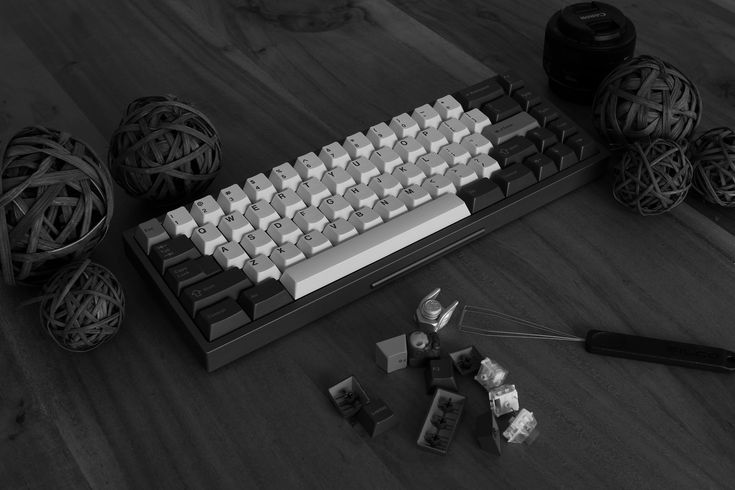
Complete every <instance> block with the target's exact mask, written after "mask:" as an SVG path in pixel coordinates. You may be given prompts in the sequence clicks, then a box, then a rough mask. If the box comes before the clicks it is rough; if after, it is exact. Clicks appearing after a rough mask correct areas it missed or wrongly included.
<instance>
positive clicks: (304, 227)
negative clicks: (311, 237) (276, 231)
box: [293, 206, 329, 233]
mask: <svg viewBox="0 0 735 490" xmlns="http://www.w3.org/2000/svg"><path fill="white" fill-rule="evenodd" d="M293 222H294V223H295V224H296V226H298V227H299V229H300V230H301V231H302V232H304V233H309V232H310V231H322V229H323V228H324V227H325V226H326V225H327V223H329V220H328V219H327V217H326V216H324V214H323V213H322V212H321V211H319V210H318V209H317V208H315V207H314V206H309V207H308V208H306V209H302V210H300V211H297V212H296V214H295V215H294V217H293Z"/></svg>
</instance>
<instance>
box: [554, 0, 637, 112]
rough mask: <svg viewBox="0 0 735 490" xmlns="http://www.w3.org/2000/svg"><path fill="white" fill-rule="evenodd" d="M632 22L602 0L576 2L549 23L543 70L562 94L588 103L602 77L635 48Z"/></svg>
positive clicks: (559, 12)
mask: <svg viewBox="0 0 735 490" xmlns="http://www.w3.org/2000/svg"><path fill="white" fill-rule="evenodd" d="M635 39H636V32H635V26H633V23H632V22H631V21H630V20H629V19H628V18H627V17H626V16H625V15H623V13H622V12H621V11H620V10H618V9H617V8H615V7H613V6H611V5H608V4H606V3H602V2H585V3H576V4H574V5H570V6H568V7H565V8H563V9H562V10H560V11H558V12H556V13H555V14H554V15H553V16H552V17H551V19H549V22H548V23H547V24H546V36H545V40H544V60H543V63H544V71H546V74H547V75H548V77H549V86H550V87H551V89H552V90H553V91H554V92H555V93H557V94H558V95H559V96H561V97H564V98H565V99H569V100H573V101H576V102H582V103H589V102H591V101H592V98H593V97H594V94H595V90H597V86H598V85H599V84H600V82H601V81H602V79H603V78H605V76H606V75H607V74H608V73H610V72H611V71H612V69H613V68H615V67H616V66H618V65H619V64H620V63H622V62H623V61H625V60H627V59H629V58H631V57H632V56H633V52H634V51H635Z"/></svg>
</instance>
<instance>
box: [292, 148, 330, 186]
mask: <svg viewBox="0 0 735 490" xmlns="http://www.w3.org/2000/svg"><path fill="white" fill-rule="evenodd" d="M293 168H294V170H296V172H297V173H298V174H299V176H301V180H307V179H311V178H316V179H321V178H322V175H324V172H326V171H327V165H326V164H325V163H324V162H323V161H322V160H321V159H320V158H319V157H318V156H316V153H314V152H313V151H312V152H309V153H307V154H306V155H301V156H300V157H298V158H297V159H296V162H295V163H294V164H293Z"/></svg>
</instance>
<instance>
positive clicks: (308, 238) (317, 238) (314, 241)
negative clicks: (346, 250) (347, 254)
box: [296, 231, 332, 258]
mask: <svg viewBox="0 0 735 490" xmlns="http://www.w3.org/2000/svg"><path fill="white" fill-rule="evenodd" d="M296 246H297V247H299V250H301V251H302V252H304V255H306V257H307V258H309V257H312V256H314V255H316V254H318V253H319V252H321V251H322V250H326V249H328V248H329V247H331V246H332V242H330V241H329V240H328V239H327V237H325V236H324V235H323V234H322V233H321V232H319V231H312V232H309V233H307V234H305V235H302V236H301V238H299V241H297V242H296Z"/></svg>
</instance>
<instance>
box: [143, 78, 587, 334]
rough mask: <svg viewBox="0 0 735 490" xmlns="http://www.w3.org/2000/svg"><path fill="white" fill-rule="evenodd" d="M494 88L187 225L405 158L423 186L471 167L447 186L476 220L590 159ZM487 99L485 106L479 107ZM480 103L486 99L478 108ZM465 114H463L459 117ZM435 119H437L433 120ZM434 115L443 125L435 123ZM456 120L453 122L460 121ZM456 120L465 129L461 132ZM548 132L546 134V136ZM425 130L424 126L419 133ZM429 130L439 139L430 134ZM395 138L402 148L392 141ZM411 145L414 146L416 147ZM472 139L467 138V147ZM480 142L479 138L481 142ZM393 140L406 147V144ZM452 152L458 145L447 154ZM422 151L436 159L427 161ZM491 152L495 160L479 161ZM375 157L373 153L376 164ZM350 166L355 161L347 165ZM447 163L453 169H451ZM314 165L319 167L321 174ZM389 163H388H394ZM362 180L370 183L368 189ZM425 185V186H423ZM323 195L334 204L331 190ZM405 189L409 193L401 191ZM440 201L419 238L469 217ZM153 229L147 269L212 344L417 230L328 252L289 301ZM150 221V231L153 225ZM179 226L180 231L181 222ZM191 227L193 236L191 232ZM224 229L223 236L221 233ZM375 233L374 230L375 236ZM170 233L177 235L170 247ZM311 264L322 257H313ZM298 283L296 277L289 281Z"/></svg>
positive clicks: (489, 85) (369, 136) (426, 110)
mask: <svg viewBox="0 0 735 490" xmlns="http://www.w3.org/2000/svg"><path fill="white" fill-rule="evenodd" d="M499 80H500V82H499V81H494V80H491V81H486V82H483V84H478V86H475V87H474V88H473V87H471V88H470V89H467V90H466V91H462V92H459V93H457V94H455V97H456V99H455V98H453V97H451V96H447V97H444V98H442V99H439V100H438V101H437V103H436V104H435V105H434V106H433V107H432V106H428V105H426V106H422V107H421V108H417V110H416V111H414V114H413V115H412V116H408V115H407V114H405V113H404V114H402V115H400V116H396V117H395V118H393V119H392V120H391V123H390V125H387V124H385V123H381V124H380V125H376V126H373V127H371V128H370V129H369V130H368V131H366V134H365V135H363V134H362V133H357V134H356V135H352V136H351V137H348V138H347V139H346V140H345V142H344V144H343V145H338V144H336V143H333V144H331V145H327V146H325V147H323V148H322V151H321V152H320V154H319V155H318V156H317V155H315V154H314V153H311V154H307V155H304V156H302V157H300V158H299V159H297V161H296V162H295V163H294V165H293V166H291V165H289V164H283V165H281V166H279V167H276V168H274V169H273V171H272V172H271V177H270V178H269V179H267V178H265V176H264V175H263V174H259V176H256V177H254V178H251V179H248V181H247V182H246V183H245V185H244V186H243V187H242V188H239V186H230V187H229V188H226V189H223V190H222V192H221V193H220V195H219V197H218V199H217V201H216V202H215V201H214V199H213V198H211V196H209V197H208V199H207V200H206V202H202V204H203V205H201V206H197V203H195V204H194V206H192V209H191V215H195V216H196V217H197V218H198V219H194V216H192V220H193V221H194V223H195V225H194V226H198V225H200V224H202V223H203V224H207V223H209V224H212V225H213V221H214V220H216V219H218V220H219V221H220V223H222V218H223V217H224V216H223V215H224V213H225V212H226V211H229V212H232V211H235V210H237V209H236V208H237V207H240V208H242V209H243V210H245V211H247V209H246V207H247V205H248V204H249V203H250V202H251V201H254V202H256V203H257V202H258V201H263V198H265V197H268V194H272V196H273V197H275V196H276V195H277V194H278V193H283V191H285V190H291V191H294V190H296V191H298V189H299V186H303V183H304V181H305V180H306V181H308V180H309V179H315V178H316V177H317V176H319V177H322V176H323V175H324V174H327V173H328V172H332V175H330V177H335V175H334V174H335V170H336V174H337V175H336V177H340V176H343V174H342V173H341V172H340V171H339V170H345V171H347V169H348V165H349V164H350V163H351V162H353V163H354V160H355V159H360V158H362V159H363V160H361V161H360V162H359V163H362V164H363V165H364V166H365V167H369V166H370V165H366V163H371V164H372V166H373V167H374V168H376V169H377V170H378V171H380V170H393V171H395V169H396V168H399V167H401V166H403V167H405V166H406V163H403V162H404V159H412V160H413V162H409V163H411V164H414V165H416V166H418V167H419V168H420V170H421V174H423V175H422V177H423V178H425V179H426V180H429V179H431V178H432V177H434V176H446V173H447V170H449V169H452V168H457V167H459V168H467V167H470V165H471V167H470V168H472V170H473V171H472V172H470V173H467V174H466V175H469V176H470V177H469V178H470V179H471V180H466V181H464V182H461V181H456V183H457V185H456V186H455V185H454V184H455V181H453V179H460V178H462V176H456V175H453V174H452V173H450V176H449V177H448V178H449V179H450V183H451V184H452V185H453V186H454V187H455V189H454V191H456V188H460V187H463V186H464V188H463V189H462V190H461V191H460V194H459V195H460V197H461V198H462V199H464V201H465V203H467V205H468V206H469V207H470V209H472V211H473V212H474V211H476V210H478V209H479V208H480V207H485V206H487V205H489V204H490V203H492V202H495V201H497V200H499V199H502V198H503V197H505V196H508V195H511V194H513V193H515V192H518V191H519V190H521V189H523V188H526V187H528V186H530V185H533V184H534V183H536V182H538V181H539V180H542V179H544V178H546V177H547V176H549V175H551V174H552V173H555V172H558V171H559V170H563V169H564V168H566V167H568V166H570V165H573V164H574V163H576V162H577V161H578V160H580V159H584V158H587V157H588V156H589V155H591V154H593V153H594V152H595V151H596V148H595V146H594V143H593V142H592V141H591V140H590V139H589V138H588V137H586V136H584V135H581V134H577V129H576V127H575V126H574V125H573V124H572V123H571V122H569V121H568V120H565V119H562V118H559V117H558V114H556V113H555V110H554V109H553V108H551V107H550V106H547V105H545V104H542V103H540V102H539V101H540V99H538V98H536V97H534V96H533V94H530V93H529V92H528V91H524V90H522V88H521V89H518V90H515V92H513V93H512V97H508V93H507V92H506V91H504V90H503V89H502V88H501V89H500V90H501V93H500V95H498V91H497V88H496V87H495V85H498V86H499V85H500V84H502V80H503V79H502V78H501V79H499ZM511 83H514V82H513V81H512V82H511ZM478 94H479V95H478ZM485 98H487V100H484V99H485ZM456 100H460V101H462V102H463V104H462V106H463V107H462V108H461V111H457V108H456V106H457V104H456ZM481 100H484V102H482V103H480V102H479V101H481ZM475 104H479V105H478V106H477V107H482V111H479V110H477V107H473V105H475ZM437 109H438V110H437ZM432 110H433V112H432ZM465 110H466V111H467V112H464V111H465ZM526 110H527V111H528V112H526ZM440 111H441V112H442V114H439V112H440ZM451 111H455V112H451ZM532 114H533V115H532ZM437 115H438V117H439V119H437V117H436V116H437ZM450 116H451V117H450ZM456 116H459V118H457V117H456ZM442 118H444V119H442ZM446 119H450V121H449V124H446V123H447V122H448V121H447V120H446ZM417 120H418V121H420V123H419V122H418V121H417ZM486 120H487V121H486ZM411 121H413V123H412V122H411ZM455 121H463V122H462V124H457V123H456V122H455ZM488 121H489V122H488ZM539 122H541V123H542V124H539ZM490 123H492V124H490ZM427 124H431V126H426V125H427ZM544 125H545V126H546V127H543V126H544ZM421 126H424V128H422V127H421ZM468 126H469V127H471V128H472V131H476V130H479V131H481V132H482V133H481V134H479V133H474V132H472V131H470V132H469V134H467V133H466V132H465V129H464V128H467V129H469V127H468ZM432 128H433V129H437V130H436V131H430V129H432ZM394 129H395V130H397V131H395V130H394ZM386 136H387V137H388V138H389V139H388V140H386V139H385V138H386ZM399 136H400V137H401V140H398V137H399ZM414 136H417V137H418V138H414ZM469 136H472V137H473V138H471V139H470V140H469V141H467V139H468V137H469ZM478 136H484V138H478ZM381 138H382V139H381ZM409 138H411V139H409ZM393 141H395V145H402V146H401V147H396V149H395V150H394V152H395V153H396V154H397V153H398V152H399V151H401V154H400V155H399V159H400V161H397V160H396V158H394V156H393V155H392V154H391V153H389V152H387V151H383V154H379V152H380V150H385V149H386V148H384V146H385V145H384V144H385V143H387V142H393ZM399 141H402V143H400V142H399ZM414 141H415V142H416V143H418V142H419V141H420V143H419V146H420V147H421V148H418V147H416V146H415V145H414V144H413V143H414ZM437 141H439V142H441V144H439V143H437ZM450 141H451V143H450ZM488 141H489V142H490V144H489V145H488V144H487V143H486V142H488ZM562 142H563V144H562ZM450 144H452V145H455V146H453V147H451V148H446V147H447V146H448V145H450ZM377 145H381V146H378V148H379V150H375V146H377ZM404 147H408V148H404ZM387 149H390V148H387ZM428 150H436V151H433V152H429V151H428ZM488 150H489V152H490V155H491V156H492V158H490V157H488V156H487V155H485V154H484V152H486V151H488ZM442 151H443V153H442V154H441V155H440V156H441V158H436V155H438V153H437V152H442ZM345 153H346V155H345ZM376 153H378V155H377V156H376V155H375V154H376ZM457 155H459V157H458V156H457ZM350 157H356V158H352V159H350ZM371 157H372V158H371ZM422 157H423V158H422ZM473 159H474V161H473ZM447 160H449V161H450V162H451V163H452V164H453V165H451V166H450V164H449V163H447ZM325 161H327V162H329V168H327V163H324V162H325ZM319 162H321V165H320V164H319ZM391 162H394V163H393V164H391ZM376 164H377V165H376ZM353 166H354V165H353ZM358 166H359V165H358ZM378 166H380V168H378ZM500 167H502V170H499V168H500ZM360 170H361V171H362V170H364V169H360ZM347 173H348V175H349V176H350V177H352V179H353V180H354V179H355V177H357V179H358V180H360V181H361V182H360V183H361V184H363V185H365V184H367V185H368V186H369V184H370V183H372V181H373V180H374V179H375V178H376V177H378V178H379V177H380V176H381V174H378V175H370V174H369V173H358V172H356V171H355V169H352V170H351V171H349V172H347ZM456 173H458V172H455V174H456ZM366 175H367V176H368V177H369V178H370V180H367V179H368V177H366ZM387 175H390V174H387ZM427 176H430V177H428V178H426V177H427ZM488 176H491V179H492V180H488V179H487V178H486V177H488ZM481 177H485V178H481ZM478 179H479V180H478ZM435 180H440V179H435ZM348 182H349V181H348ZM469 182H472V184H470V185H468V184H469ZM422 183H423V182H422ZM400 184H408V185H409V186H416V185H417V183H416V182H413V183H411V182H409V181H406V182H403V183H400ZM325 185H326V184H325ZM330 185H333V186H334V190H337V186H338V183H337V179H334V181H332V182H331V183H330ZM375 187H376V186H373V189H371V190H374V188H375ZM238 188H239V190H238ZM348 188H349V187H348ZM369 188H370V187H369ZM379 188H380V187H379ZM328 190H329V192H330V196H331V194H332V193H333V189H328ZM403 190H405V189H402V190H401V191H403ZM401 191H398V192H399V193H400V192H401ZM382 192H383V193H384V196H386V195H388V194H387V193H386V191H385V187H383V191H382ZM440 194H441V193H439V192H435V195H434V196H432V197H434V198H436V197H438V196H439V195H440ZM296 195H297V196H298V197H300V198H303V197H306V200H307V201H308V203H309V205H310V207H312V206H313V204H315V202H314V201H313V200H312V199H316V198H314V197H313V195H312V194H307V193H305V192H302V193H301V194H299V193H297V194H296ZM375 195H376V198H378V199H379V198H381V197H383V196H378V195H377V193H376V194H375ZM243 196H244V198H243ZM317 197H321V199H322V201H323V200H324V199H327V197H326V195H322V196H317ZM302 200H303V199H302ZM438 201H439V202H438V203H437V204H435V205H434V207H435V208H436V209H434V210H431V209H429V208H428V207H427V211H426V212H424V215H423V216H422V217H421V219H420V221H426V220H429V221H431V219H432V216H433V215H434V214H435V213H436V216H439V218H437V219H435V220H434V221H435V224H434V226H435V227H436V229H433V230H432V231H423V232H421V233H419V235H420V236H428V235H430V234H431V233H434V232H435V231H438V230H439V229H441V228H443V227H445V226H447V225H448V224H450V223H451V222H456V221H457V220H459V219H462V217H464V216H466V215H467V213H466V208H465V211H461V209H460V208H463V207H464V205H462V206H459V205H458V204H459V203H461V201H460V200H459V199H457V198H453V200H451V202H450V198H449V197H447V198H443V200H438ZM198 202H201V201H198ZM213 203H214V204H215V205H213ZM478 203H481V204H478ZM304 204H306V203H304ZM416 205H417V204H415V203H414V205H413V206H410V207H411V209H413V208H414V207H415V206H416ZM217 207H219V208H220V210H221V213H222V214H220V211H217V212H215V213H214V214H208V213H210V210H211V209H216V208H217ZM182 209H183V208H182ZM299 210H302V208H299ZM296 211H298V210H294V211H293V212H291V211H290V210H288V209H287V208H285V207H284V208H283V209H281V213H283V214H285V215H288V214H290V215H291V217H295V214H296ZM281 213H278V216H282V214H281ZM449 215H452V217H451V218H447V216H449ZM153 221H155V222H156V223H158V226H161V228H162V229H163V231H164V232H165V233H166V235H165V240H166V243H163V240H164V235H163V234H161V233H159V231H160V230H157V231H156V233H151V232H150V230H147V231H145V230H144V231H140V233H136V237H137V238H138V241H139V243H141V245H142V246H143V247H144V249H146V251H147V252H150V251H153V252H154V253H151V255H150V258H151V262H152V263H153V264H154V266H155V267H156V268H157V270H159V272H160V273H161V274H163V275H164V277H165V279H166V282H167V283H168V284H169V286H170V287H171V289H172V291H174V293H175V294H177V295H180V300H181V303H182V305H183V306H184V308H185V310H186V311H187V312H188V313H189V315H191V316H192V317H194V318H195V319H196V322H197V324H198V325H199V326H200V328H201V329H202V330H203V332H204V333H205V336H206V337H207V338H209V339H210V340H212V339H213V338H216V337H218V336H220V335H222V334H224V333H226V332H227V331H229V330H231V329H233V328H236V327H237V326H238V325H243V324H245V323H246V322H247V321H249V320H250V319H256V318H258V317H259V316H262V315H264V314H266V313H265V312H270V311H274V310H275V309H277V308H279V307H281V306H283V305H285V304H287V303H288V302H290V301H292V298H291V296H294V297H297V298H298V297H301V296H303V295H304V294H308V292H312V291H315V290H317V289H319V288H320V287H323V286H324V285H326V284H328V283H329V282H331V281H333V280H335V278H337V277H342V276H343V275H344V274H341V275H340V274H339V273H338V274H337V275H336V276H334V275H333V274H331V272H323V271H324V270H325V269H329V268H330V267H332V268H337V269H339V268H341V267H343V266H344V265H345V264H343V262H354V260H353V259H354V258H355V255H356V254H357V255H360V254H362V255H364V257H363V258H362V259H360V260H361V261H362V262H363V263H362V265H360V266H359V267H357V269H359V268H360V267H362V266H364V265H368V264H370V263H372V262H374V261H376V260H379V259H380V258H382V257H383V256H385V255H383V254H382V253H377V254H376V250H378V249H381V248H385V247H384V246H383V245H382V244H383V243H384V242H386V241H387V242H390V241H391V239H392V237H393V236H394V235H396V234H397V235H400V233H401V229H405V228H406V225H408V226H407V227H408V229H411V228H412V226H415V222H416V220H414V219H412V218H411V217H410V216H409V217H407V218H406V219H404V221H403V222H398V224H397V225H395V226H394V228H395V229H393V230H390V229H388V228H389V227H386V226H385V225H381V227H383V228H385V229H386V231H385V232H383V231H380V232H374V233H373V234H372V235H369V238H372V242H371V243H370V245H369V246H366V245H364V244H363V242H364V243H367V241H361V240H355V241H354V243H353V244H351V245H350V247H345V246H341V248H340V247H334V248H335V249H336V252H333V253H332V255H333V256H339V258H337V259H335V257H330V256H329V255H327V254H325V256H324V257H325V258H323V259H320V261H316V260H307V261H306V262H307V264H304V265H302V266H301V267H300V268H298V269H296V273H289V274H284V277H282V281H283V282H284V283H285V284H287V285H288V286H289V289H290V291H291V294H290V295H289V293H287V292H286V291H285V290H284V289H283V286H282V285H281V284H280V283H278V282H277V281H275V280H273V279H268V280H265V281H261V282H260V283H259V284H257V286H255V287H253V284H252V282H251V281H250V280H249V279H248V277H247V274H246V273H244V271H243V270H241V269H237V268H235V269H227V270H225V271H222V268H221V267H220V266H219V265H218V264H217V263H216V261H215V260H214V259H213V257H212V256H209V255H208V253H212V250H211V249H201V246H200V247H199V249H198V248H197V246H192V242H191V240H188V239H185V235H186V232H185V231H184V232H183V236H182V235H181V233H182V230H181V229H176V228H175V227H172V226H171V224H170V223H169V224H168V225H166V220H165V219H164V223H163V225H161V223H160V222H158V221H157V220H152V222H153ZM169 221H173V220H169ZM152 222H147V223H148V224H149V225H152ZM404 222H405V223H404ZM389 223H390V221H389ZM175 224H176V225H178V223H175ZM261 224H262V223H261ZM145 225H146V224H145V223H144V224H141V226H139V230H141V228H145V227H146V226H145ZM187 226H189V227H191V224H188V225H187ZM225 228H226V229H227V226H226V225H225ZM376 230H380V229H379V228H376ZM301 231H304V230H303V229H302V230H301ZM363 231H364V230H363ZM171 232H173V233H171ZM169 233H170V234H171V235H177V236H175V238H173V239H168V236H169ZM153 235H156V238H151V237H152V236H153ZM231 237H232V236H231ZM157 240H158V241H157ZM394 241H395V240H394ZM414 241H415V240H414V238H413V237H408V239H405V238H404V239H401V240H397V241H395V242H396V243H395V244H394V245H392V247H388V248H390V249H395V250H400V249H401V248H403V247H405V246H406V245H408V244H410V243H413V242H414ZM187 242H188V243H187ZM350 243H351V241H347V242H345V243H344V244H342V245H346V244H350ZM395 250H393V251H395ZM200 251H204V252H206V253H205V255H204V256H202V255H201V254H200V253H199V252H200ZM388 253H391V252H388ZM316 257H319V255H317V256H316ZM335 260H336V262H335ZM250 261H251V262H255V261H256V259H250ZM335 264H336V265H335ZM347 266H348V268H349V269H350V270H357V269H355V266H354V265H349V264H347ZM246 270H247V269H246ZM289 270H290V269H289ZM304 270H305V271H306V272H304ZM320 271H322V272H320ZM337 272H340V271H337ZM299 274H301V276H302V279H303V278H306V279H305V281H306V282H309V281H311V283H312V284H310V285H309V286H307V287H306V291H308V292H303V286H302V285H301V283H300V282H299V281H300V280H301V279H299V277H298V276H299ZM294 276H297V277H296V278H294ZM313 277H318V280H316V281H314V280H312V279H313ZM250 297H255V298H260V300H262V301H253V300H251V299H249V298H250ZM265 305H267V306H265ZM243 315H244V316H243Z"/></svg>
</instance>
